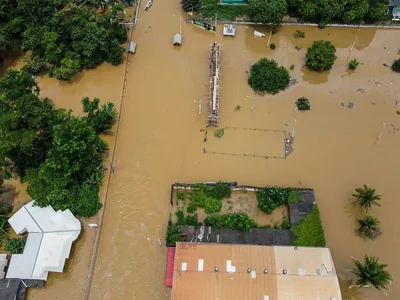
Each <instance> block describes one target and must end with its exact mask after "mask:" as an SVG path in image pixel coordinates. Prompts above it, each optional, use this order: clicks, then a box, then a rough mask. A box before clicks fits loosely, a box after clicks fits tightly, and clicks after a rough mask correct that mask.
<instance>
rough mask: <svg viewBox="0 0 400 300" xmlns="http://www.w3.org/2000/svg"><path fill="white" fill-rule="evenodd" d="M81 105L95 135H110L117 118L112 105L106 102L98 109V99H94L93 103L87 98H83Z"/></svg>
mask: <svg viewBox="0 0 400 300" xmlns="http://www.w3.org/2000/svg"><path fill="white" fill-rule="evenodd" d="M81 103H82V110H83V112H84V113H85V114H86V120H87V122H88V123H89V124H90V125H91V126H92V127H93V128H94V130H95V131H96V133H97V134H99V133H104V134H108V133H110V130H111V128H112V126H113V125H114V123H115V122H116V121H117V116H118V113H117V111H116V109H115V108H114V104H113V103H111V102H106V103H104V104H103V105H102V106H101V107H100V99H99V98H94V99H93V101H90V99H89V98H88V97H85V98H83V99H82V100H81Z"/></svg>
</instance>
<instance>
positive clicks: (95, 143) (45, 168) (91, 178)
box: [0, 70, 117, 217]
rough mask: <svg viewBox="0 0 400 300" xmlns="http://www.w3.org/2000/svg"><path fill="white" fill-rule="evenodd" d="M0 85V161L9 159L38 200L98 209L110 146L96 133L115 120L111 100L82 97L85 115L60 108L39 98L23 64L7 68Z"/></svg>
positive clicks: (89, 211)
mask: <svg viewBox="0 0 400 300" xmlns="http://www.w3.org/2000/svg"><path fill="white" fill-rule="evenodd" d="M0 91H1V92H0V162H3V161H10V162H11V169H12V170H13V172H14V173H15V174H16V175H17V176H19V177H20V178H21V179H22V180H24V181H26V182H27V183H28V188H27V191H28V193H29V194H30V196H31V197H32V198H33V199H35V202H36V203H37V204H38V205H39V206H47V205H52V206H53V208H54V209H67V208H68V209H71V211H72V212H73V213H75V214H78V215H80V216H85V217H88V216H91V215H94V214H95V213H96V212H97V210H98V209H99V208H100V207H101V205H100V203H99V197H98V192H99V187H100V185H101V182H102V179H103V171H104V168H103V153H104V152H105V151H106V150H107V144H106V143H105V142H104V141H103V140H102V139H101V138H100V137H99V136H98V134H99V133H107V132H109V130H110V129H111V126H112V124H113V123H114V122H115V120H116V115H117V113H116V111H115V109H114V108H113V105H112V104H111V103H105V104H103V105H102V106H101V107H100V105H99V102H100V100H99V99H98V98H95V99H94V100H93V101H91V100H90V99H89V98H84V99H83V100H82V104H83V110H84V112H85V115H84V116H83V117H78V116H74V115H72V113H71V111H65V110H62V109H57V110H56V109H54V108H53V107H52V106H51V104H50V101H49V99H46V98H45V99H40V98H39V91H40V90H39V87H38V86H37V83H36V82H35V81H34V79H33V78H32V76H31V75H30V74H29V73H28V72H27V71H25V70H21V71H15V70H9V71H8V72H7V74H6V76H5V77H4V78H2V79H1V80H0ZM1 166H2V167H3V164H1Z"/></svg>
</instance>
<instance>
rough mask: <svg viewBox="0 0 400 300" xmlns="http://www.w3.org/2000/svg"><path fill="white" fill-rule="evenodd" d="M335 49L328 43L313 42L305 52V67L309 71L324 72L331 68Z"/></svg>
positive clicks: (334, 57) (334, 58)
mask: <svg viewBox="0 0 400 300" xmlns="http://www.w3.org/2000/svg"><path fill="white" fill-rule="evenodd" d="M335 53H336V48H335V46H333V45H332V43H331V42H329V41H315V42H314V43H313V45H312V46H311V48H308V50H307V54H306V57H307V62H306V65H307V67H308V68H310V69H311V70H315V71H325V70H329V69H331V68H332V66H333V63H334V62H335V60H336V55H335Z"/></svg>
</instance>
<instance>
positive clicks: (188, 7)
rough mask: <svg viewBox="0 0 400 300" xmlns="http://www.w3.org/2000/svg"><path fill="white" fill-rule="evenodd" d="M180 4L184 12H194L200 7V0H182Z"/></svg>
mask: <svg viewBox="0 0 400 300" xmlns="http://www.w3.org/2000/svg"><path fill="white" fill-rule="evenodd" d="M181 6H182V9H183V10H184V11H186V12H191V11H193V12H195V11H198V10H199V9H200V8H201V0H182V1H181Z"/></svg>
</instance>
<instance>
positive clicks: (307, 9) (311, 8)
mask: <svg viewBox="0 0 400 300" xmlns="http://www.w3.org/2000/svg"><path fill="white" fill-rule="evenodd" d="M299 12H300V14H301V15H302V16H303V17H304V18H305V19H315V18H316V17H317V15H318V6H317V4H316V3H315V2H311V1H307V2H305V3H304V4H302V5H301V7H300V9H299Z"/></svg>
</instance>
